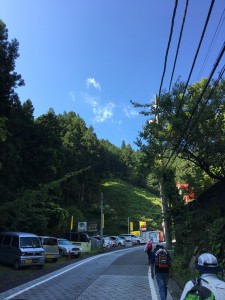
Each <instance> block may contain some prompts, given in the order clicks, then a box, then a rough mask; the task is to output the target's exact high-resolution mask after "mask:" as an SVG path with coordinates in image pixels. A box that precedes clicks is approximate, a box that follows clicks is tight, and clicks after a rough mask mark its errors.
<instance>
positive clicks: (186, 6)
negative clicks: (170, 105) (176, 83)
mask: <svg viewBox="0 0 225 300" xmlns="http://www.w3.org/2000/svg"><path fill="white" fill-rule="evenodd" d="M188 1H189V0H186V5H185V10H184V15H183V21H182V25H181V30H180V36H179V41H178V45H177V50H176V56H175V60H174V64H173V71H172V75H171V78H170V85H169V92H170V89H171V85H172V80H173V75H174V71H175V67H176V63H177V57H178V53H179V49H180V43H181V39H182V34H183V29H184V23H185V19H186V15H187V8H188Z"/></svg>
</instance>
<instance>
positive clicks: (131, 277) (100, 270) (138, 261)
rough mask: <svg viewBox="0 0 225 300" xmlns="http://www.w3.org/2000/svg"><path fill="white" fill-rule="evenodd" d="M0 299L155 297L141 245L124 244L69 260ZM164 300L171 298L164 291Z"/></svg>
mask: <svg viewBox="0 0 225 300" xmlns="http://www.w3.org/2000/svg"><path fill="white" fill-rule="evenodd" d="M0 299H17V300H22V299H26V300H30V299H38V300H42V299H43V300H45V299H46V300H47V299H48V300H50V299H52V300H53V299H54V300H57V299H59V300H62V299H66V300H70V299H79V300H89V299H90V300H93V299H98V300H103V299H107V300H110V299H118V300H119V299H120V300H123V299H129V300H132V299H135V300H136V299H142V300H145V299H146V300H147V299H148V300H158V299H159V296H158V291H157V284H156V282H155V280H152V279H151V277H150V276H149V266H148V264H147V255H146V254H145V253H144V251H143V246H140V247H131V248H125V249H122V250H118V251H113V252H109V253H105V254H100V255H97V256H93V257H89V258H87V259H84V260H82V261H80V262H76V263H74V264H70V265H69V266H67V267H65V268H62V269H60V270H58V271H55V272H53V273H50V274H48V275H45V276H43V277H41V278H38V279H36V280H33V281H31V282H28V283H26V284H23V285H21V286H18V287H16V288H13V289H11V290H8V291H6V292H3V293H1V294H0ZM167 299H168V300H171V299H173V298H172V297H171V295H170V293H168V297H167Z"/></svg>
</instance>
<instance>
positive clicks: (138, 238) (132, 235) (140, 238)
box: [131, 234, 145, 245]
mask: <svg viewBox="0 0 225 300" xmlns="http://www.w3.org/2000/svg"><path fill="white" fill-rule="evenodd" d="M131 237H132V240H135V241H136V244H138V245H140V244H145V241H144V239H143V238H142V237H141V236H138V235H135V234H131Z"/></svg>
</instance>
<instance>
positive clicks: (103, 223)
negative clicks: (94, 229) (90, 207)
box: [101, 214, 105, 228]
mask: <svg viewBox="0 0 225 300" xmlns="http://www.w3.org/2000/svg"><path fill="white" fill-rule="evenodd" d="M104 221H105V220H104V214H102V224H101V225H102V226H101V228H104Z"/></svg>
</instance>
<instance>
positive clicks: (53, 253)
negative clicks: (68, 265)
mask: <svg viewBox="0 0 225 300" xmlns="http://www.w3.org/2000/svg"><path fill="white" fill-rule="evenodd" d="M39 238H40V240H41V243H42V246H43V248H44V251H45V260H46V261H47V260H50V261H52V262H56V261H57V260H58V258H59V245H58V240H57V238H55V237H52V236H39Z"/></svg>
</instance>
